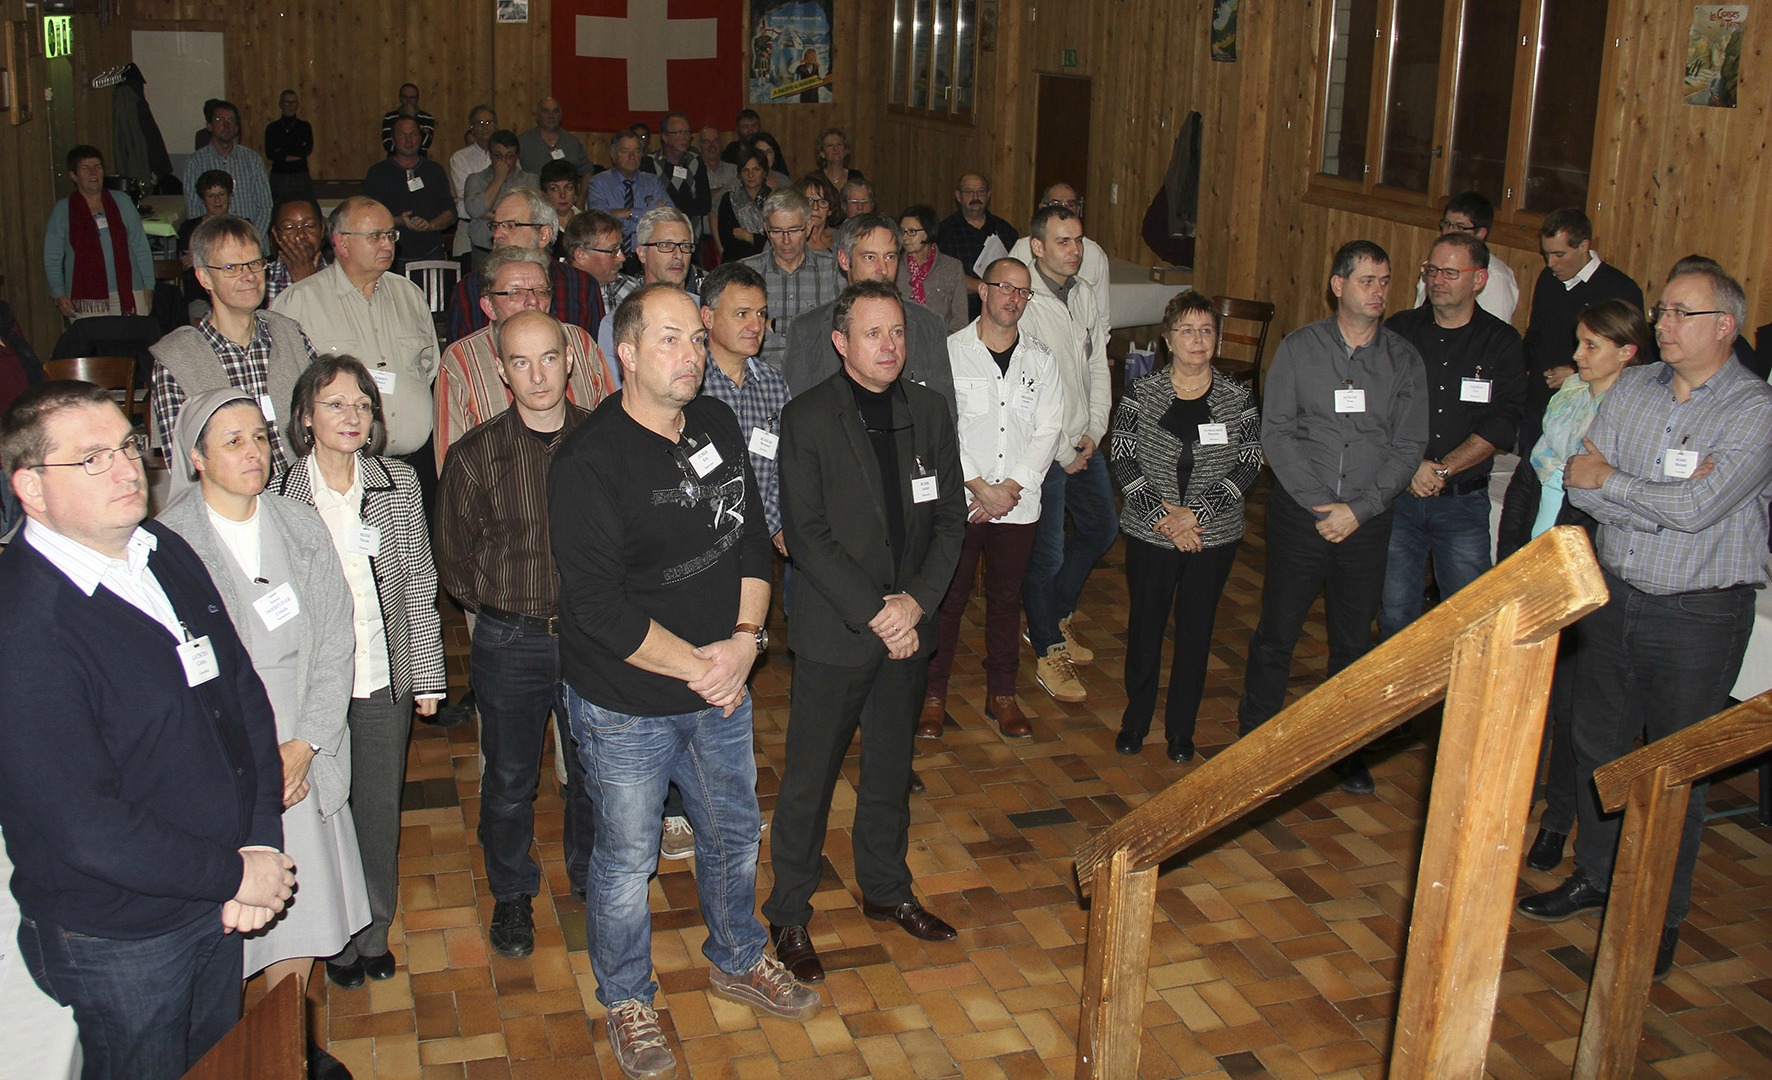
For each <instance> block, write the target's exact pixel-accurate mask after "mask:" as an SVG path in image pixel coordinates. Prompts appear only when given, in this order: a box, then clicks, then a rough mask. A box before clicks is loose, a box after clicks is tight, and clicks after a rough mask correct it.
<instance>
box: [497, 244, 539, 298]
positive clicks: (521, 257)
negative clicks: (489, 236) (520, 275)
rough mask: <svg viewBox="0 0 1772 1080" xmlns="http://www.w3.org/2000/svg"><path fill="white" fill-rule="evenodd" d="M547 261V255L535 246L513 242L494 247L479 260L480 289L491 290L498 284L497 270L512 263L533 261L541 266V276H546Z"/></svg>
mask: <svg viewBox="0 0 1772 1080" xmlns="http://www.w3.org/2000/svg"><path fill="white" fill-rule="evenodd" d="M548 261H549V260H548V257H547V256H546V255H544V254H542V252H541V251H540V250H539V249H536V248H526V247H518V246H516V245H515V244H507V245H505V246H504V247H501V248H494V249H493V250H492V254H490V255H488V256H486V257H485V258H484V259H481V260H480V291H481V292H483V293H489V292H491V291H492V290H493V288H494V287H496V286H497V285H498V272H499V271H500V270H503V269H504V268H505V267H507V266H510V265H511V264H513V263H533V264H535V265H536V266H539V267H541V273H542V276H543V277H548Z"/></svg>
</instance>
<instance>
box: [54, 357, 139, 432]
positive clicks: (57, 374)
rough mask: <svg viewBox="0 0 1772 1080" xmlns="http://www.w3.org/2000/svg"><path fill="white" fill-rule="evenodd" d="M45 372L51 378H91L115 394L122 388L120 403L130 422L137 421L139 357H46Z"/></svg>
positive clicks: (86, 380)
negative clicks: (136, 403)
mask: <svg viewBox="0 0 1772 1080" xmlns="http://www.w3.org/2000/svg"><path fill="white" fill-rule="evenodd" d="M43 374H44V375H45V376H47V377H49V378H51V379H78V380H80V381H81V382H89V383H91V384H93V385H94V386H97V387H99V388H100V389H102V390H109V391H111V393H112V395H113V396H117V395H118V394H119V392H121V400H119V401H118V402H117V404H119V405H121V406H122V407H123V415H124V416H126V417H128V418H129V422H130V423H132V424H133V423H135V422H136V409H135V357H133V356H76V357H74V358H72V359H69V360H45V361H44V362H43Z"/></svg>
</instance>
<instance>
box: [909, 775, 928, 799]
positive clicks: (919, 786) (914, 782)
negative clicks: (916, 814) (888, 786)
mask: <svg viewBox="0 0 1772 1080" xmlns="http://www.w3.org/2000/svg"><path fill="white" fill-rule="evenodd" d="M927 790H928V789H927V788H926V787H924V786H923V778H922V777H921V776H918V775H917V770H915V769H912V770H911V794H912V795H921V794H923V792H925V791H927Z"/></svg>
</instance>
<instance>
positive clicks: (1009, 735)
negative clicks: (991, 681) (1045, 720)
mask: <svg viewBox="0 0 1772 1080" xmlns="http://www.w3.org/2000/svg"><path fill="white" fill-rule="evenodd" d="M984 714H985V715H986V716H988V717H990V718H991V719H992V720H995V721H996V722H997V729H998V730H999V731H1001V732H1002V733H1003V737H1004V738H1006V739H1025V738H1028V737H1029V736H1031V735H1033V733H1034V729H1033V728H1032V727H1030V726H1029V725H1028V720H1027V717H1025V716H1023V715H1021V706H1020V705H1019V704H1017V703H1016V700H1015V695H1014V694H1004V695H1002V696H1001V697H992V698H991V699H990V700H989V701H987V702H986V703H985V707H984Z"/></svg>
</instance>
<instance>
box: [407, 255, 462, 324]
mask: <svg viewBox="0 0 1772 1080" xmlns="http://www.w3.org/2000/svg"><path fill="white" fill-rule="evenodd" d="M402 273H404V274H405V275H406V276H407V277H408V278H411V279H412V281H413V283H414V284H416V285H417V286H418V287H419V288H421V289H423V290H424V294H425V302H426V303H428V304H430V305H431V314H432V315H442V314H444V313H445V312H447V311H448V310H449V300H450V297H452V296H453V295H454V294H455V283H456V281H457V280H459V279H460V277H461V264H460V263H458V262H456V261H455V260H454V259H419V260H416V261H414V262H409V263H407V264H406V268H405V269H404V270H403V271H402Z"/></svg>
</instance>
